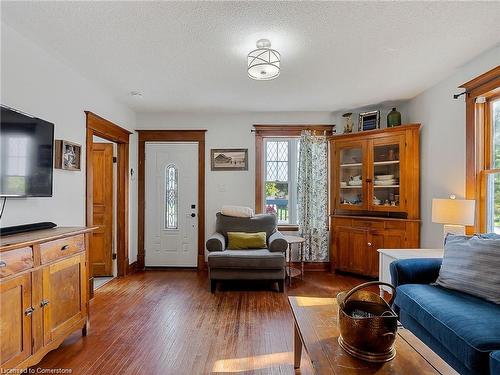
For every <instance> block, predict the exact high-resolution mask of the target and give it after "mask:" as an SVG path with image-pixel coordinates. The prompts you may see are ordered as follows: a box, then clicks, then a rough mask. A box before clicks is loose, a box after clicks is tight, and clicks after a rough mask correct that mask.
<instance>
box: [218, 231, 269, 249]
mask: <svg viewBox="0 0 500 375" xmlns="http://www.w3.org/2000/svg"><path fill="white" fill-rule="evenodd" d="M227 237H228V239H229V244H228V245H227V248H228V249H231V250H245V249H265V248H266V247H267V244H266V232H258V233H245V232H227Z"/></svg>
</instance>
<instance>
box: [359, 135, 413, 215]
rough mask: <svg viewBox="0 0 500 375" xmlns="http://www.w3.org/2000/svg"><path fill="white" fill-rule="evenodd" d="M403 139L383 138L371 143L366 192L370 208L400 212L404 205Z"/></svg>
mask: <svg viewBox="0 0 500 375" xmlns="http://www.w3.org/2000/svg"><path fill="white" fill-rule="evenodd" d="M403 146H404V138H403V137H401V136H395V137H385V138H380V139H376V140H373V141H372V142H371V147H370V149H371V153H370V156H371V157H370V178H369V180H368V181H369V184H368V192H369V199H370V204H369V206H370V208H371V209H373V210H376V211H401V210H402V208H403V207H402V206H403V205H404V200H403V199H402V197H404V195H402V194H403V187H404V182H405V179H404V165H403V160H404V157H403V155H402V153H403V152H404V147H403Z"/></svg>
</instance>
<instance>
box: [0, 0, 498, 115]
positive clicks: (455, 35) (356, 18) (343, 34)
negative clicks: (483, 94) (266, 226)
mask: <svg viewBox="0 0 500 375" xmlns="http://www.w3.org/2000/svg"><path fill="white" fill-rule="evenodd" d="M1 7H2V22H6V23H7V24H9V25H10V26H11V27H13V28H14V29H16V30H17V31H19V32H20V33H22V34H24V35H25V36H27V37H28V38H30V39H32V40H34V41H35V42H36V43H38V44H39V45H40V46H41V47H42V48H44V49H46V50H48V51H49V52H50V53H52V54H54V55H55V56H57V57H58V58H59V59H61V60H63V61H65V62H66V63H67V64H69V65H71V66H72V67H74V68H75V69H76V70H78V71H79V72H80V73H81V74H83V75H84V76H86V77H88V78H91V79H93V80H95V81H98V82H100V84H101V85H102V86H103V87H105V88H106V89H108V91H110V93H112V94H113V95H114V96H115V97H116V98H117V99H118V100H120V101H122V102H124V103H127V104H128V105H130V106H131V107H132V108H133V109H135V110H138V111H170V110H172V111H191V110H201V111H316V110H322V111H335V110H339V109H346V108H353V107H360V106H364V105H368V104H372V103H378V102H381V101H388V100H397V99H406V98H411V97H413V96H415V95H416V94H418V93H420V92H421V91H423V90H425V89H427V88H428V87H430V86H432V85H433V84H435V83H436V82H437V81H439V80H441V79H443V78H445V77H446V76H448V75H450V74H451V73H452V72H453V69H455V68H457V67H459V66H461V65H462V64H464V63H465V62H467V61H468V60H470V59H471V58H473V57H474V56H476V55H478V54H479V53H481V52H483V51H485V50H487V49H488V48H491V47H492V46H494V45H496V44H498V43H499V42H500V22H499V21H498V16H499V14H500V2H489V3H485V2H481V3H471V2H458V3H452V2H420V3H417V2H383V3H382V2H4V1H3V2H2V3H1ZM263 37H264V38H269V39H270V40H271V42H272V44H273V47H274V48H276V49H277V50H278V51H279V52H280V53H281V56H282V71H281V75H280V77H279V78H278V79H276V80H274V81H267V82H256V81H252V80H250V79H249V78H248V77H247V74H246V54H247V52H248V51H249V50H251V49H252V48H254V46H255V41H256V40H257V39H259V38H263ZM132 90H139V91H142V92H143V93H144V95H143V97H142V98H141V99H134V98H132V97H130V95H128V93H129V92H130V91H132Z"/></svg>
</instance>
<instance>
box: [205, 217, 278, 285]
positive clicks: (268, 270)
mask: <svg viewBox="0 0 500 375" xmlns="http://www.w3.org/2000/svg"><path fill="white" fill-rule="evenodd" d="M228 232H246V233H257V232H265V233H266V242H267V248H265V249H245V250H233V249H228V248H227V247H228V234H227V233H228ZM206 246H207V250H208V251H209V254H208V271H209V277H210V289H211V292H212V293H214V292H215V290H216V288H217V281H225V280H269V281H276V282H277V283H278V288H279V291H280V292H283V291H284V285H285V275H286V273H285V271H286V267H285V264H286V262H285V252H286V249H287V246H288V244H287V242H286V240H285V237H284V236H283V234H281V233H280V232H279V231H278V230H277V218H276V215H273V214H262V215H256V216H253V217H248V218H242V217H231V216H225V215H222V214H221V213H220V212H219V213H217V221H216V232H215V233H214V234H213V235H212V236H210V238H209V239H208V240H207V244H206Z"/></svg>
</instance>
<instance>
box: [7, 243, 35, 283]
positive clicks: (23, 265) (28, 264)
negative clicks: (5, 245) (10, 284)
mask: <svg viewBox="0 0 500 375" xmlns="http://www.w3.org/2000/svg"><path fill="white" fill-rule="evenodd" d="M30 268H33V250H32V249H31V247H22V248H20V249H15V250H9V251H4V252H2V253H0V278H1V277H7V276H10V275H13V274H15V273H19V272H21V271H24V270H27V269H30Z"/></svg>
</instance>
